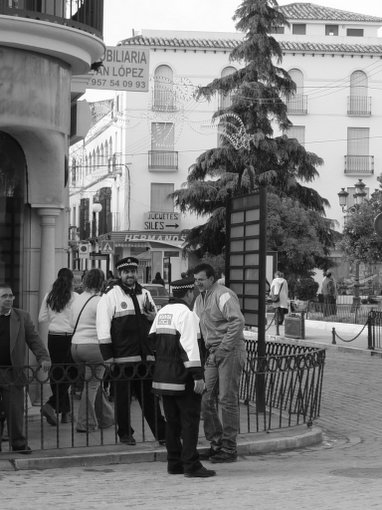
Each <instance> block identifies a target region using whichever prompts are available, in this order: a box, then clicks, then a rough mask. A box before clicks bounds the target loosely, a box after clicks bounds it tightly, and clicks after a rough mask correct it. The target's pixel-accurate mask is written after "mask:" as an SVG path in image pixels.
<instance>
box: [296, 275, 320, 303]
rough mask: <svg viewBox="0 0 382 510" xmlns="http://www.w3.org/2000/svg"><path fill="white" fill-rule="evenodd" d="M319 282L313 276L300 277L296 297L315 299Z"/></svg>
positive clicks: (306, 299)
mask: <svg viewBox="0 0 382 510" xmlns="http://www.w3.org/2000/svg"><path fill="white" fill-rule="evenodd" d="M317 290H318V283H317V282H315V281H314V280H313V278H300V279H299V280H297V282H296V285H295V288H294V293H295V298H296V299H301V300H302V301H309V300H310V299H314V298H315V297H316V295H317Z"/></svg>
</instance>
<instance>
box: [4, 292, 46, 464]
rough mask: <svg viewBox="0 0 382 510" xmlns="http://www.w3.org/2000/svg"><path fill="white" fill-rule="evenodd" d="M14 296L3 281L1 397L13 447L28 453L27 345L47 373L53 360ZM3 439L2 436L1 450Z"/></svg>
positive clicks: (14, 449)
mask: <svg viewBox="0 0 382 510" xmlns="http://www.w3.org/2000/svg"><path fill="white" fill-rule="evenodd" d="M14 298H15V296H14V295H13V292H12V289H11V286H10V285H9V284H7V283H3V282H2V283H0V366H1V369H0V398H1V400H2V404H3V410H4V412H5V416H6V420H7V427H8V434H9V441H10V444H11V447H12V450H13V451H17V452H20V453H26V454H28V453H32V450H31V448H30V447H29V446H28V444H27V440H26V437H25V432H24V401H25V395H24V386H23V384H22V380H23V372H24V371H23V367H24V365H25V360H26V353H27V347H29V349H30V350H31V351H32V352H33V354H34V355H35V356H36V359H37V362H38V363H39V364H40V365H41V367H42V369H43V370H44V371H45V372H47V371H48V370H49V368H50V366H51V363H50V357H49V354H48V351H47V350H46V348H45V346H44V344H43V342H42V340H41V338H40V337H39V335H38V333H37V331H36V328H35V326H34V324H33V322H32V319H31V317H30V315H29V313H28V312H25V311H24V310H21V309H20V308H13V300H14ZM25 382H27V381H25ZM1 440H2V437H1V435H0V450H1Z"/></svg>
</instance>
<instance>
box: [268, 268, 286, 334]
mask: <svg viewBox="0 0 382 510" xmlns="http://www.w3.org/2000/svg"><path fill="white" fill-rule="evenodd" d="M269 295H270V297H271V300H272V301H273V305H274V307H275V309H276V320H277V323H278V324H279V326H281V325H282V324H283V322H284V318H285V315H286V314H287V313H288V296H289V289H288V282H287V281H286V279H285V278H284V273H282V272H281V271H276V272H275V277H274V279H273V280H272V283H271V288H270V292H269Z"/></svg>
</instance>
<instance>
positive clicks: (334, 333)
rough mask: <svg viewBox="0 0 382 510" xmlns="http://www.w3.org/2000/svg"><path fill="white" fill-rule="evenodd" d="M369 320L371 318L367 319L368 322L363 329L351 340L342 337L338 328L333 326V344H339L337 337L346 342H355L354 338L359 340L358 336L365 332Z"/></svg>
mask: <svg viewBox="0 0 382 510" xmlns="http://www.w3.org/2000/svg"><path fill="white" fill-rule="evenodd" d="M368 322H369V319H366V322H365V324H364V325H363V327H362V329H361V331H360V332H359V333H358V334H357V335H356V336H355V337H354V338H350V339H349V340H346V339H345V338H342V337H341V336H340V335H339V334H338V333H337V332H336V328H333V329H332V335H333V338H332V345H337V342H336V337H337V338H339V339H340V340H341V341H342V342H345V343H350V342H354V340H357V338H358V337H359V336H360V335H361V333H362V332H363V330H364V329H365V328H366V326H367V325H368Z"/></svg>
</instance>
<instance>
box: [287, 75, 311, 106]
mask: <svg viewBox="0 0 382 510" xmlns="http://www.w3.org/2000/svg"><path fill="white" fill-rule="evenodd" d="M289 75H290V77H291V78H292V80H293V81H294V82H295V84H296V93H295V94H294V95H293V96H292V97H290V98H289V99H288V100H287V106H288V113H290V114H292V115H306V114H307V113H308V107H307V103H308V101H307V97H306V96H305V95H304V75H303V73H302V71H300V69H291V70H290V71H289Z"/></svg>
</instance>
